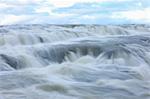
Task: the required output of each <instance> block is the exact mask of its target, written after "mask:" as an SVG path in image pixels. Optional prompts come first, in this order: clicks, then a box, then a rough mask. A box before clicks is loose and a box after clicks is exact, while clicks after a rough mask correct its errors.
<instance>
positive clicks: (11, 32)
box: [0, 24, 150, 99]
mask: <svg viewBox="0 0 150 99" xmlns="http://www.w3.org/2000/svg"><path fill="white" fill-rule="evenodd" d="M149 32H150V26H148V25H115V26H114V25H106V26H104V25H40V24H39V25H8V26H1V27H0V99H60V98H62V99H70V98H71V99H133V98H136V99H149V98H150V78H149V77H150V35H149Z"/></svg>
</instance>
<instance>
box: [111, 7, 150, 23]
mask: <svg viewBox="0 0 150 99" xmlns="http://www.w3.org/2000/svg"><path fill="white" fill-rule="evenodd" d="M112 17H113V18H116V19H128V20H131V21H132V20H133V21H141V22H142V21H143V22H147V23H150V8H144V9H141V10H131V11H122V12H115V13H113V16H112Z"/></svg>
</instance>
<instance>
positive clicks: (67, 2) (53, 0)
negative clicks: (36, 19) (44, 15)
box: [47, 0, 127, 7]
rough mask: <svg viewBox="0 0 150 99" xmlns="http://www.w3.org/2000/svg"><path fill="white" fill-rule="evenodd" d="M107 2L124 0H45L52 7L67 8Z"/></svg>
mask: <svg viewBox="0 0 150 99" xmlns="http://www.w3.org/2000/svg"><path fill="white" fill-rule="evenodd" d="M109 1H115V2H120V1H125V0H47V2H49V3H50V4H52V5H54V6H55V7H69V6H72V5H74V4H75V3H94V2H97V3H101V2H109ZM126 1H127V0H126Z"/></svg>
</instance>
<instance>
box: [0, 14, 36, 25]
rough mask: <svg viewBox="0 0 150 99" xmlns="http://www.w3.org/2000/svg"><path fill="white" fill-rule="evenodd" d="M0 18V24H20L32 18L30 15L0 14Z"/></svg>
mask: <svg viewBox="0 0 150 99" xmlns="http://www.w3.org/2000/svg"><path fill="white" fill-rule="evenodd" d="M0 16H1V19H0V25H11V24H20V23H22V22H24V21H27V20H29V19H31V18H33V17H32V16H27V15H20V16H17V15H11V14H9V15H0Z"/></svg>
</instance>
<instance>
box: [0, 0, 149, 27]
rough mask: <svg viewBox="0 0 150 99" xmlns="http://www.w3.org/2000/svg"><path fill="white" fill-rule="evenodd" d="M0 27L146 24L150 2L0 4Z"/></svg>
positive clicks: (1, 0) (23, 0)
mask: <svg viewBox="0 0 150 99" xmlns="http://www.w3.org/2000/svg"><path fill="white" fill-rule="evenodd" d="M0 16H1V17H0V25H10V24H135V23H138V24H149V23H150V0H0Z"/></svg>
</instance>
